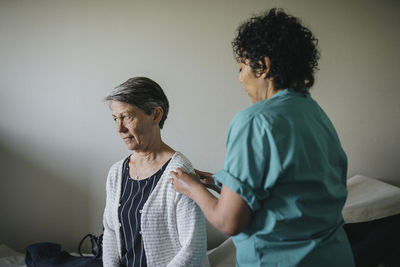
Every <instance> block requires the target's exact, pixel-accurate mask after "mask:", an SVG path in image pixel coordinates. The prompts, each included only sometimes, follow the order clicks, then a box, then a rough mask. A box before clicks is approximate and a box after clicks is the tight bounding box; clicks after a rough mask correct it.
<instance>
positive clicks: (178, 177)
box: [169, 168, 202, 197]
mask: <svg viewBox="0 0 400 267" xmlns="http://www.w3.org/2000/svg"><path fill="white" fill-rule="evenodd" d="M171 176H172V178H170V179H169V181H170V182H171V184H172V186H173V188H174V190H175V191H177V192H179V193H182V194H184V195H187V196H188V197H191V193H192V192H193V191H194V190H195V189H196V187H198V186H202V184H201V183H200V177H199V176H198V175H197V174H196V173H186V172H184V171H182V170H181V169H180V168H178V169H176V172H174V171H172V172H171Z"/></svg>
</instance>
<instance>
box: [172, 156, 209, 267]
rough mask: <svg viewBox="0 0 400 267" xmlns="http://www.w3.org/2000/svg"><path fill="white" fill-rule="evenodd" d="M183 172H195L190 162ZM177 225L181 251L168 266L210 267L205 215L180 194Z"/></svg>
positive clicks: (177, 203)
mask: <svg viewBox="0 0 400 267" xmlns="http://www.w3.org/2000/svg"><path fill="white" fill-rule="evenodd" d="M182 170H183V171H185V172H194V169H193V166H192V164H191V163H190V162H189V161H186V162H184V164H183V166H182ZM176 225H177V230H178V235H179V242H180V244H181V249H180V250H179V251H178V253H177V254H176V255H175V256H174V258H173V259H172V260H171V262H169V264H168V265H167V266H169V267H176V266H209V264H208V258H207V233H206V222H205V218H204V215H203V213H202V211H201V209H200V208H199V206H197V204H196V203H195V202H194V201H193V200H191V199H190V198H188V197H187V196H185V195H183V194H180V193H177V194H176Z"/></svg>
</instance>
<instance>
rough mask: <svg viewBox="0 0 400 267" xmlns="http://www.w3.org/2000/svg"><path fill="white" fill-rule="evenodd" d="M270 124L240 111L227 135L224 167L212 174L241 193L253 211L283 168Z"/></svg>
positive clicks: (258, 116) (216, 179)
mask: <svg viewBox="0 0 400 267" xmlns="http://www.w3.org/2000/svg"><path fill="white" fill-rule="evenodd" d="M268 127H269V124H268V122H267V121H266V119H265V118H264V117H262V116H261V115H259V114H258V115H254V114H249V113H247V112H243V111H242V112H239V113H237V114H236V115H235V117H234V118H233V120H232V122H231V125H230V128H229V131H228V136H227V139H226V152H225V155H226V156H225V162H224V168H223V170H221V171H219V172H217V173H215V174H214V176H213V177H214V179H215V181H216V183H217V185H219V186H221V184H223V185H224V186H226V187H228V188H229V189H230V190H232V191H233V192H235V193H237V194H239V195H241V196H242V197H243V199H244V200H245V201H246V202H247V204H248V205H249V207H250V209H251V210H252V211H253V212H254V211H256V210H258V209H259V208H260V205H261V204H260V202H261V201H262V199H265V198H266V197H268V195H269V190H268V189H269V188H270V187H271V185H272V184H273V183H274V182H275V181H276V179H277V177H278V174H279V172H280V170H281V168H280V164H279V160H278V157H277V156H274V155H277V151H276V148H275V146H274V142H273V140H272V135H271V132H270V131H269V129H268ZM267 164H268V166H267Z"/></svg>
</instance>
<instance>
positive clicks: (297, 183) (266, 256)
mask: <svg viewBox="0 0 400 267" xmlns="http://www.w3.org/2000/svg"><path fill="white" fill-rule="evenodd" d="M232 44H233V50H234V52H235V54H236V58H237V62H238V67H239V72H240V73H239V80H240V81H241V82H242V83H243V85H244V88H245V90H246V91H247V92H248V95H249V96H250V98H251V100H252V102H253V103H254V104H253V105H252V106H250V107H249V108H247V109H245V110H242V111H240V112H238V113H237V114H236V115H235V117H234V118H233V120H232V122H231V125H230V129H229V132H228V136H227V139H226V157H225V163H224V167H223V169H222V170H221V171H219V172H217V173H215V174H214V175H212V176H211V174H209V173H204V172H198V173H199V174H201V175H203V176H208V177H207V178H206V180H208V181H210V180H212V179H214V180H215V183H216V184H217V185H220V186H222V188H221V195H220V198H219V199H217V198H215V197H214V196H213V195H212V194H210V193H209V192H208V191H207V189H205V187H204V186H203V184H202V183H201V182H200V181H199V179H198V176H197V175H196V174H187V173H184V172H182V171H181V170H178V171H177V172H173V173H172V177H173V178H171V180H170V181H171V183H172V184H173V187H174V189H175V190H176V191H179V192H181V193H183V194H186V195H187V196H189V197H190V198H192V199H193V200H194V201H195V202H196V203H197V204H198V205H199V206H200V208H201V209H202V211H203V212H204V214H205V216H206V217H207V219H208V220H209V221H210V222H211V223H212V224H213V225H214V226H215V227H217V228H218V229H220V230H221V231H222V232H225V233H226V234H229V235H233V241H234V244H235V246H236V249H237V255H236V262H237V266H249V267H255V266H288V267H293V266H312V267H313V266H317V267H318V266H323V267H327V266H332V267H339V266H340V267H347V266H349V267H350V266H354V261H353V255H352V252H351V248H350V244H349V242H348V240H347V236H346V234H345V232H344V230H343V218H342V214H341V212H342V208H343V205H344V202H345V200H346V195H347V190H346V173H347V158H346V154H345V153H344V151H343V149H342V146H341V144H340V141H339V138H338V136H337V134H336V131H335V128H334V127H333V125H332V123H331V121H330V120H329V118H328V117H327V115H326V114H325V112H324V111H323V110H322V109H321V107H320V106H319V105H318V104H317V102H315V100H313V98H312V97H311V95H310V93H309V89H310V88H311V87H312V86H313V84H314V71H315V70H316V69H317V63H318V59H319V53H318V50H317V47H316V44H317V40H316V39H315V37H314V36H313V34H312V33H311V31H310V30H309V29H308V28H306V27H305V26H304V25H303V24H302V23H301V22H300V21H299V19H298V18H295V17H293V16H290V15H287V14H286V13H285V12H284V11H282V10H279V9H272V10H270V11H268V12H266V13H265V14H263V15H261V16H257V17H253V18H251V19H250V20H248V21H247V22H245V23H244V24H242V25H241V26H240V27H239V29H238V33H237V36H236V38H235V39H234V40H233V42H232ZM319 90H323V88H320V89H319Z"/></svg>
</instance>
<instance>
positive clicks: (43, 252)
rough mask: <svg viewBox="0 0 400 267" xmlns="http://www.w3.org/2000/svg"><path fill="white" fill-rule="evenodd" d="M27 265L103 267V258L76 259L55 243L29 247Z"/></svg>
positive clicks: (41, 266) (37, 266)
mask: <svg viewBox="0 0 400 267" xmlns="http://www.w3.org/2000/svg"><path fill="white" fill-rule="evenodd" d="M25 263H26V265H28V267H50V266H58V267H69V266H75V267H80V266H87V267H100V266H103V262H102V260H101V258H95V257H76V256H72V255H70V254H69V253H68V252H65V251H61V246H60V245H59V244H54V243H46V242H45V243H35V244H32V245H30V246H28V247H27V249H26V257H25Z"/></svg>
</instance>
